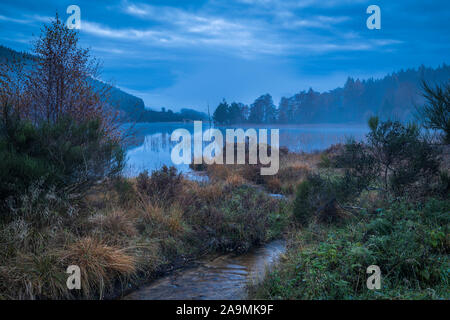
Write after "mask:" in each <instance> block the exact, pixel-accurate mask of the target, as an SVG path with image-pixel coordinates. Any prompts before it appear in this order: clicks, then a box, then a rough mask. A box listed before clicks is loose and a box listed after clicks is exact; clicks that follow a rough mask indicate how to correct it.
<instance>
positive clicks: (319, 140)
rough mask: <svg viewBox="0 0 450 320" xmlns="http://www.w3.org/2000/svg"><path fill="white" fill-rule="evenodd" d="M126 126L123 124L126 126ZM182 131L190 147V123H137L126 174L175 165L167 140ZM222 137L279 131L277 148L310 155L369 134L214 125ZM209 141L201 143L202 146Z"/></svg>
mask: <svg viewBox="0 0 450 320" xmlns="http://www.w3.org/2000/svg"><path fill="white" fill-rule="evenodd" d="M127 126H129V125H125V126H124V127H127ZM179 128H184V129H186V130H188V131H189V132H190V133H191V138H192V145H193V139H194V124H193V123H139V124H136V126H134V128H133V132H134V137H133V139H132V141H131V142H130V144H129V145H128V148H127V166H126V169H125V174H126V175H127V176H136V175H138V174H139V173H140V172H142V171H144V170H148V171H150V172H151V171H153V170H157V169H159V168H161V167H162V166H163V165H167V166H172V165H174V164H173V163H172V160H171V156H170V154H171V151H172V148H173V147H174V146H175V145H176V142H172V141H170V136H171V134H172V132H173V131H174V130H176V129H179ZM209 128H210V127H209V124H208V123H207V122H203V132H204V131H205V130H207V129H209ZM215 128H217V129H219V130H221V131H222V134H223V136H224V137H225V130H226V129H236V128H242V129H244V130H246V129H248V128H254V129H256V130H258V129H268V131H269V132H268V135H269V137H270V129H279V130H280V147H287V148H288V149H289V150H290V151H292V152H313V151H320V150H324V149H326V148H328V147H330V146H331V145H333V144H337V143H342V142H345V141H346V140H347V139H349V138H351V137H353V138H355V139H357V140H361V139H364V137H365V135H366V133H367V132H368V131H369V128H368V127H367V125H365V124H364V125H363V124H311V125H246V124H241V125H231V126H215ZM209 143H210V142H204V145H207V144H209ZM175 167H176V168H177V169H178V170H179V171H181V172H183V173H188V172H190V169H189V166H188V165H186V164H181V165H175Z"/></svg>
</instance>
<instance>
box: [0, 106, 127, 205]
mask: <svg viewBox="0 0 450 320" xmlns="http://www.w3.org/2000/svg"><path fill="white" fill-rule="evenodd" d="M123 164H124V152H123V150H122V148H121V146H120V145H119V144H118V143H117V142H115V141H114V140H112V139H110V138H108V136H107V135H106V134H105V132H104V131H103V129H102V128H101V126H100V122H99V121H96V120H89V121H86V122H82V123H77V122H75V121H74V120H73V119H71V118H68V117H64V118H61V119H60V120H59V121H57V122H56V123H54V124H49V123H42V124H40V125H38V126H35V125H33V124H31V123H30V122H28V121H26V120H20V119H19V118H18V117H16V116H13V115H10V114H8V113H5V114H4V115H3V116H2V117H1V118H0V179H1V180H2V183H1V184H0V200H2V201H4V200H5V199H7V198H8V197H13V198H15V199H16V200H17V196H18V195H21V194H23V193H24V192H25V191H26V190H27V189H29V187H30V186H31V184H33V183H36V182H37V181H40V180H42V181H43V183H42V184H41V185H42V187H43V188H44V187H45V188H47V189H50V188H54V190H55V192H56V193H58V194H60V195H61V194H67V195H69V196H70V197H76V196H79V195H80V194H83V193H84V192H86V191H87V189H88V188H89V187H90V186H92V185H94V184H95V183H97V182H98V181H99V180H101V179H104V178H105V177H111V176H114V175H116V174H118V173H119V172H120V171H121V169H122V168H123Z"/></svg>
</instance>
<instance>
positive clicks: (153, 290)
mask: <svg viewBox="0 0 450 320" xmlns="http://www.w3.org/2000/svg"><path fill="white" fill-rule="evenodd" d="M285 251H286V247H285V243H284V241H281V240H276V241H273V242H271V243H268V244H266V245H264V246H262V247H259V248H255V249H253V250H251V251H250V252H248V253H246V254H243V255H239V256H235V255H233V254H227V255H223V256H219V257H216V258H214V259H204V260H202V261H198V266H197V267H194V268H190V269H181V270H178V271H176V272H174V273H171V274H170V275H168V276H165V277H163V278H160V279H158V280H156V281H154V282H153V283H151V284H149V285H147V286H144V287H142V288H140V289H139V290H136V291H135V292H132V293H131V294H129V295H127V296H125V297H124V299H125V300H161V299H162V300H180V299H181V300H199V299H202V300H211V299H214V300H215V299H226V300H231V299H245V298H247V289H246V286H247V284H255V283H258V282H260V281H261V280H262V279H263V278H264V274H265V272H266V271H267V269H268V268H269V269H270V268H271V267H272V266H273V265H274V263H275V262H276V261H277V260H278V258H279V256H280V255H281V254H282V253H284V252H285Z"/></svg>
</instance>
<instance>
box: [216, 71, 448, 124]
mask: <svg viewBox="0 0 450 320" xmlns="http://www.w3.org/2000/svg"><path fill="white" fill-rule="evenodd" d="M449 79H450V66H448V65H446V64H443V65H442V66H441V67H438V68H436V69H433V68H427V67H425V66H420V67H419V68H418V69H417V70H416V69H408V70H406V71H404V70H401V71H399V72H395V73H392V74H390V75H387V76H385V77H384V78H383V79H377V80H375V79H373V78H370V79H368V80H360V79H356V80H355V79H353V78H348V79H347V81H346V83H345V85H344V87H343V88H337V89H334V90H331V91H328V92H323V93H320V92H317V91H314V90H313V89H309V90H308V91H302V92H300V93H298V94H295V95H294V96H292V97H283V98H281V100H280V102H279V104H278V106H275V104H274V103H273V99H272V96H271V95H270V94H265V95H262V96H260V97H259V98H257V99H256V100H255V102H254V103H252V104H251V105H250V106H248V105H245V104H243V103H237V102H233V103H231V104H228V103H227V102H226V101H225V99H224V100H223V101H222V103H220V104H219V106H218V107H217V108H216V110H215V112H214V115H213V119H214V122H215V123H217V124H233V123H282V124H283V123H292V124H301V123H325V122H326V123H337V122H366V121H367V119H368V118H370V117H371V116H373V115H377V116H379V117H380V118H381V119H386V118H394V119H397V120H401V121H406V120H410V119H412V118H413V116H414V112H415V106H416V105H420V104H422V103H423V102H424V98H423V97H422V95H421V92H422V91H423V90H422V88H421V86H422V81H426V82H427V83H430V84H440V83H443V82H445V81H447V80H449Z"/></svg>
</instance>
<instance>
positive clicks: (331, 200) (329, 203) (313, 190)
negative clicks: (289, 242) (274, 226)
mask: <svg viewBox="0 0 450 320" xmlns="http://www.w3.org/2000/svg"><path fill="white" fill-rule="evenodd" d="M359 192H360V190H359V189H358V186H357V180H356V179H355V178H354V177H353V176H351V175H349V174H345V175H343V176H338V175H336V176H327V177H322V176H321V175H319V174H311V175H309V176H308V177H307V178H306V180H305V181H303V182H301V183H300V184H299V185H298V187H297V193H296V197H295V200H294V209H293V212H294V217H295V218H296V220H297V221H298V222H299V223H300V224H302V225H306V224H307V223H308V222H310V220H311V217H313V216H316V217H317V218H318V219H319V220H320V221H324V222H336V221H338V220H340V217H341V212H340V208H339V205H340V204H343V203H345V202H347V201H349V199H352V198H355V197H357V196H358V195H359Z"/></svg>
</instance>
